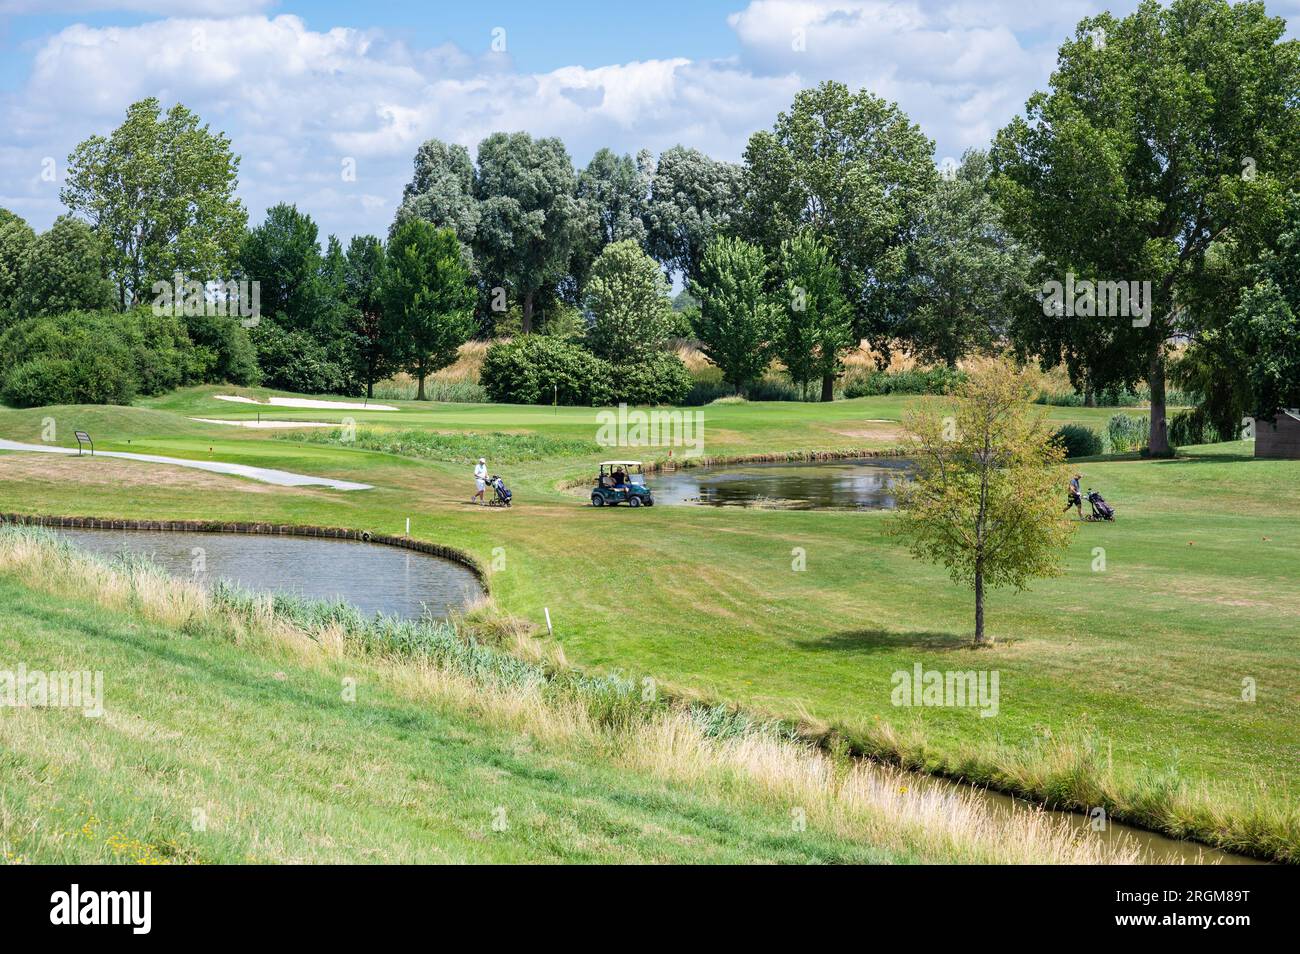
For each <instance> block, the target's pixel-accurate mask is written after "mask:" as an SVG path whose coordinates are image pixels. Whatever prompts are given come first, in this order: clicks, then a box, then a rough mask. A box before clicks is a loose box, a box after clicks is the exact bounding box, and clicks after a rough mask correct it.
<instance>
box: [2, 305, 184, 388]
mask: <svg viewBox="0 0 1300 954" xmlns="http://www.w3.org/2000/svg"><path fill="white" fill-rule="evenodd" d="M0 355H2V356H3V361H4V365H3V366H0V393H2V394H3V395H4V397H5V400H6V401H7V402H8V403H10V404H13V405H15V406H18V407H36V406H39V405H43V404H127V403H130V401H131V400H132V399H133V398H134V397H135V395H136V394H138V393H144V394H160V393H162V392H163V391H167V390H170V389H171V388H174V387H176V386H177V385H179V384H182V383H186V382H187V381H189V380H193V372H194V358H193V355H194V349H193V345H192V343H191V341H190V338H189V335H188V334H186V331H185V327H184V326H183V325H182V324H181V322H180V320H179V319H177V318H174V317H172V316H170V315H164V316H156V315H154V314H152V313H151V312H150V311H149V310H147V309H137V310H135V311H129V312H123V313H120V314H119V313H116V312H68V313H66V314H61V315H50V316H43V317H37V318H29V319H27V320H25V321H20V322H18V323H17V324H15V325H13V326H12V327H11V328H9V329H8V330H7V331H6V332H5V333H4V335H3V337H0Z"/></svg>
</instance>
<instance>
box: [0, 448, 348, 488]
mask: <svg viewBox="0 0 1300 954" xmlns="http://www.w3.org/2000/svg"><path fill="white" fill-rule="evenodd" d="M0 450H11V451H33V452H36V453H39V454H73V455H75V454H76V453H77V449H76V448H75V447H52V446H50V445H49V444H23V443H20V442H19V441H8V440H5V439H4V438H0ZM95 456H96V457H121V458H124V459H125V460H140V461H144V462H145V463H148V464H169V465H171V466H173V467H190V468H193V469H194V470H206V471H210V472H211V473H214V474H231V475H233V476H235V477H247V478H249V479H250V480H260V481H261V482H262V483H264V484H275V485H277V486H280V487H311V486H321V487H329V488H331V489H333V490H370V489H371V485H370V484H358V483H354V482H352V481H350V480H335V479H333V478H332V477H310V476H308V475H306V474H293V473H290V472H289V471H287V470H272V469H270V468H268V467H250V466H249V465H247V464H228V463H225V462H223V461H218V460H186V459H185V458H183V457H159V456H157V455H155V454H131V453H128V452H126V451H96V452H95Z"/></svg>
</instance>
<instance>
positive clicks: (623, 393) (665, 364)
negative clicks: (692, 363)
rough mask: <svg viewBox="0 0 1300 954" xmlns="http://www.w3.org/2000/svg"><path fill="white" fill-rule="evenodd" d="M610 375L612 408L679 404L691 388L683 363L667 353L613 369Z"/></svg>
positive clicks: (662, 352) (658, 353) (675, 356)
mask: <svg viewBox="0 0 1300 954" xmlns="http://www.w3.org/2000/svg"><path fill="white" fill-rule="evenodd" d="M612 375H613V376H612V377H611V378H610V395H609V402H610V403H611V404H616V403H618V402H620V401H621V402H624V403H626V404H681V403H682V402H683V401H684V400H685V399H686V396H687V395H688V394H689V393H690V391H691V386H692V385H693V384H694V381H693V380H692V378H691V372H690V371H689V370H687V368H686V365H685V364H684V363H683V362H682V359H681V358H679V357H677V355H675V354H672V353H670V352H667V351H652V352H650V353H649V354H646V355H644V356H642V357H641V358H638V359H637V360H636V361H635V362H632V363H629V364H620V365H615V366H614V367H613V369H612Z"/></svg>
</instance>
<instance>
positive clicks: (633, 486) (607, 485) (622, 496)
mask: <svg viewBox="0 0 1300 954" xmlns="http://www.w3.org/2000/svg"><path fill="white" fill-rule="evenodd" d="M621 503H625V504H627V505H628V506H629V507H642V506H645V507H653V506H654V505H655V498H654V495H653V494H652V493H650V488H649V487H647V486H646V483H645V471H644V470H642V469H641V462H640V461H639V460H607V461H603V462H602V463H601V465H600V474H599V475H598V476H597V477H596V486H595V487H593V488H591V505H592V506H593V507H604V506H605V505H606V504H608V505H609V506H611V507H614V506H617V505H618V504H621Z"/></svg>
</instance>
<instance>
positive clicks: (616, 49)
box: [0, 0, 1300, 239]
mask: <svg viewBox="0 0 1300 954" xmlns="http://www.w3.org/2000/svg"><path fill="white" fill-rule="evenodd" d="M1133 5H1134V0H1121V2H1117V3H1109V4H1104V3H1097V2H1092V0H1059V2H1055V3H1037V4H1027V3H1025V2H1023V0H732V2H708V0H698V2H679V0H656V2H654V3H639V4H628V3H613V2H606V3H597V2H587V0H581V2H568V3H542V2H538V0H532V2H506V3H490V2H480V3H463V2H456V3H437V2H428V0H426V2H418V3H417V2H398V3H369V4H366V3H356V2H349V3H343V2H325V3H310V4H307V3H292V2H283V3H274V2H266V0H170V2H167V0H125V2H122V0H0V206H4V207H6V208H9V209H12V210H13V211H15V212H18V213H19V214H20V215H23V216H24V217H25V218H27V219H28V220H29V221H30V222H31V223H32V224H33V226H35V227H37V228H45V227H48V225H49V224H50V222H51V221H53V219H54V217H55V216H57V215H58V214H60V212H62V211H63V209H62V207H61V205H60V203H59V200H58V188H59V182H58V179H59V178H60V177H61V176H62V174H63V164H64V161H65V159H66V157H67V154H68V152H69V151H70V150H71V149H72V147H73V146H74V145H75V144H76V143H77V142H78V141H80V140H82V139H84V138H85V137H86V136H88V135H91V134H93V133H107V132H109V131H110V130H111V129H112V128H113V127H114V126H115V125H116V124H117V123H119V122H120V121H121V118H122V116H123V113H124V111H125V109H126V107H127V106H128V105H129V104H130V103H131V102H134V101H135V100H138V99H141V98H143V97H145V96H158V97H159V98H160V99H162V100H163V102H164V104H167V105H170V104H171V103H173V102H176V101H180V102H183V103H185V104H186V105H187V106H189V107H190V108H191V109H194V110H195V111H196V112H198V113H199V115H200V116H201V117H202V118H203V119H204V120H205V121H206V122H208V123H209V124H210V125H211V126H213V127H214V128H216V129H219V130H222V131H224V132H225V133H227V134H228V135H229V136H230V137H231V139H232V141H233V143H234V148H235V151H236V152H237V153H239V154H240V155H241V156H242V157H243V162H242V165H241V168H240V195H241V197H242V198H243V199H244V202H245V204H246V205H247V206H248V208H249V212H250V217H251V219H252V220H253V221H258V220H260V219H261V217H262V215H263V214H264V212H265V209H266V207H267V206H269V205H271V204H274V203H275V202H279V201H288V202H294V203H296V204H297V205H298V206H299V208H302V209H304V210H305V211H307V212H309V213H311V215H312V216H313V217H314V218H315V219H316V220H317V221H318V222H319V223H320V225H321V229H322V233H330V232H333V233H336V234H338V235H339V236H340V237H341V238H344V239H346V238H347V237H348V236H350V235H353V234H357V233H361V232H373V233H376V234H383V233H384V232H385V230H386V229H387V226H388V224H389V222H391V220H392V215H393V211H394V209H395V208H396V205H397V202H398V201H399V199H400V196H401V189H402V186H403V184H404V183H405V182H406V180H407V178H408V177H409V174H410V168H411V158H412V156H413V155H414V153H415V150H416V148H417V147H418V146H419V144H420V143H421V142H423V141H424V140H425V139H427V138H429V137H437V138H440V139H445V140H448V141H451V142H457V143H462V144H464V145H466V146H468V147H469V148H470V149H471V151H472V149H473V147H474V146H475V144H476V143H477V142H478V141H479V140H480V139H481V138H482V137H483V136H485V135H486V134H487V133H489V132H492V131H494V130H498V129H506V130H515V129H524V130H527V131H529V132H531V133H533V134H535V135H557V136H560V137H561V138H563V139H564V141H565V143H566V144H567V145H568V147H569V150H570V153H571V155H572V156H573V158H574V161H575V162H576V163H577V164H579V165H582V164H585V163H586V162H587V160H588V159H589V158H590V156H591V154H592V153H593V152H594V151H595V150H596V149H598V148H600V147H601V146H610V147H612V148H614V149H617V150H619V151H620V152H629V153H635V152H636V151H637V150H638V149H641V148H648V149H650V150H652V151H654V152H656V153H657V152H660V151H662V150H663V149H666V148H668V147H670V146H672V145H675V144H677V143H683V144H686V145H690V146H695V147H697V148H700V149H702V150H704V151H705V152H708V153H709V154H711V155H714V156H717V157H718V158H723V159H728V160H733V161H734V160H739V159H740V157H741V154H742V153H743V151H744V147H745V142H746V141H747V140H748V138H749V136H750V135H751V134H752V133H753V132H754V131H755V130H757V129H761V128H767V127H770V126H771V124H772V122H773V120H774V119H775V117H776V114H777V112H778V111H780V110H781V109H784V108H785V107H786V106H788V105H789V103H790V101H791V99H792V98H793V96H794V94H795V93H796V92H797V91H798V90H799V89H800V88H803V87H807V86H812V85H815V84H816V83H818V82H820V81H822V80H825V79H836V80H840V81H842V82H845V83H848V84H850V85H851V86H854V87H866V88H868V89H871V90H872V91H873V92H875V93H877V94H878V95H880V96H883V97H885V98H886V99H889V100H893V101H896V102H898V103H899V104H900V105H901V106H902V107H903V108H904V109H905V110H906V111H907V112H908V114H909V115H910V116H911V117H912V119H913V120H915V121H916V122H918V123H920V125H921V126H922V128H923V129H924V130H925V132H926V133H927V134H928V135H929V136H930V137H931V138H932V139H934V140H935V143H936V154H935V159H936V161H942V160H943V159H945V158H948V157H953V158H955V157H958V156H960V154H961V152H962V151H963V150H965V149H967V148H971V147H981V146H985V145H987V143H988V141H989V139H990V137H991V136H992V135H993V134H994V132H996V130H997V129H998V128H1000V127H1001V126H1002V125H1004V124H1005V123H1006V122H1007V121H1008V120H1009V119H1010V118H1011V116H1013V115H1014V114H1016V113H1017V112H1019V111H1020V110H1021V109H1022V107H1023V105H1024V101H1025V98H1026V97H1027V96H1028V95H1029V94H1030V93H1031V92H1032V91H1033V90H1034V89H1036V88H1041V87H1043V86H1044V85H1045V84H1046V82H1047V79H1048V76H1049V74H1050V72H1051V68H1052V64H1053V62H1054V58H1055V50H1056V47H1057V46H1058V44H1059V43H1060V42H1061V40H1063V39H1064V38H1065V37H1067V36H1069V35H1070V34H1072V33H1073V30H1074V26H1075V24H1076V23H1077V22H1078V20H1079V19H1080V18H1081V17H1083V16H1085V15H1088V14H1090V13H1094V12H1097V11H1099V10H1101V9H1110V10H1111V11H1112V12H1114V13H1116V14H1120V15H1122V14H1124V13H1126V12H1128V11H1129V10H1131V9H1132V7H1133ZM1268 7H1269V10H1270V12H1272V13H1274V14H1277V15H1281V16H1286V17H1287V18H1288V19H1289V20H1290V21H1291V22H1292V23H1293V24H1294V23H1296V22H1297V21H1300V0H1269V3H1268ZM496 29H500V30H502V31H504V33H497V34H496V38H497V40H498V44H500V42H501V41H504V50H499V49H498V50H495V51H494V50H493V49H492V43H493V39H494V33H493V31H494V30H496ZM1290 34H1291V35H1292V36H1295V35H1296V31H1295V28H1294V26H1293V27H1292V29H1291V30H1290ZM349 164H350V167H351V168H354V169H355V170H356V175H355V177H352V178H349V177H347V176H345V175H344V174H343V173H342V170H343V169H344V168H347V167H349ZM51 168H53V170H54V172H53V175H51V174H50V169H51Z"/></svg>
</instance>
